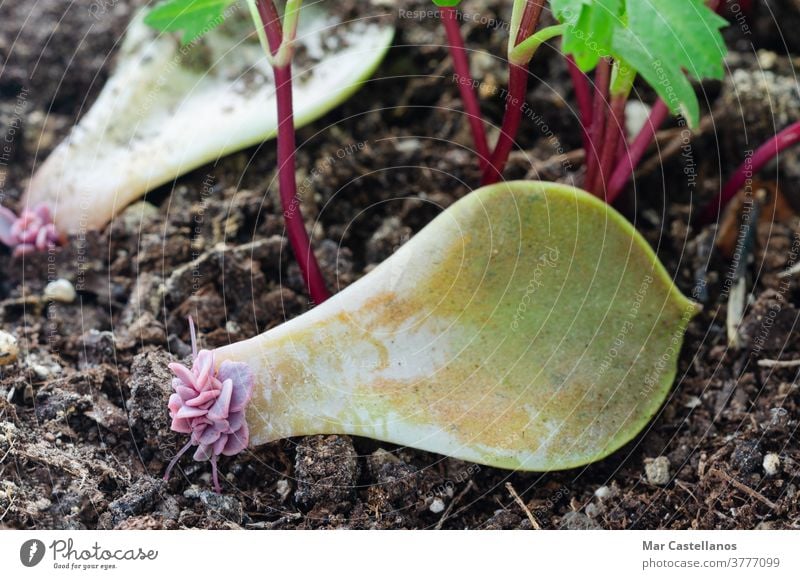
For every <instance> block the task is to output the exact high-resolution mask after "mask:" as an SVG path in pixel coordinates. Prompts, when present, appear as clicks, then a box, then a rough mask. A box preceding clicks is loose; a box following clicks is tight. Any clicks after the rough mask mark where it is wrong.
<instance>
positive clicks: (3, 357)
mask: <svg viewBox="0 0 800 579" xmlns="http://www.w3.org/2000/svg"><path fill="white" fill-rule="evenodd" d="M18 355H19V347H18V346H17V339H16V338H15V337H14V336H12V335H11V334H9V333H8V332H3V331H0V366H7V365H8V364H11V363H13V362H16V361H17V356H18Z"/></svg>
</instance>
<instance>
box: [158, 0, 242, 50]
mask: <svg viewBox="0 0 800 579" xmlns="http://www.w3.org/2000/svg"><path fill="white" fill-rule="evenodd" d="M234 2H236V0H168V1H167V2H164V3H162V4H159V5H158V6H156V7H155V8H153V9H152V10H151V11H150V12H148V14H147V16H146V17H145V19H144V21H145V24H147V25H148V26H152V27H153V28H156V29H158V30H161V31H162V32H176V31H183V36H182V37H181V42H182V43H183V44H184V45H186V44H189V43H191V42H193V41H194V40H196V39H197V38H199V37H200V36H202V35H203V34H205V33H207V32H209V31H210V30H212V29H213V28H216V27H217V26H219V25H220V24H222V22H223V20H224V16H223V14H224V12H225V9H226V8H227V7H228V6H230V5H231V4H233V3H234Z"/></svg>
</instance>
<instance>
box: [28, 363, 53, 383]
mask: <svg viewBox="0 0 800 579" xmlns="http://www.w3.org/2000/svg"><path fill="white" fill-rule="evenodd" d="M31 370H33V373H34V374H36V377H37V378H38V379H39V380H47V379H48V378H49V377H50V369H49V368H48V367H47V366H44V365H42V364H31Z"/></svg>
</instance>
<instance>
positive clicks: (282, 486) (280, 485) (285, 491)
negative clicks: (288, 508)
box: [275, 478, 292, 501]
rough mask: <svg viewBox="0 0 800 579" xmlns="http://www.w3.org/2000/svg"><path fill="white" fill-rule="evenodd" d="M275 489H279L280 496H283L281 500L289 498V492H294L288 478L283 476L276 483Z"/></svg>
mask: <svg viewBox="0 0 800 579" xmlns="http://www.w3.org/2000/svg"><path fill="white" fill-rule="evenodd" d="M275 490H276V491H277V493H278V496H280V497H281V501H285V500H286V499H287V498H288V496H289V493H291V492H292V487H291V485H290V484H289V481H288V480H286V479H285V478H282V479H281V480H279V481H278V482H277V483H275Z"/></svg>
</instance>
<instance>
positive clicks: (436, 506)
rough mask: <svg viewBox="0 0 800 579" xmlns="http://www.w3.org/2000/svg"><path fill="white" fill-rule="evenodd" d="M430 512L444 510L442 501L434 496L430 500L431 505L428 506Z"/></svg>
mask: <svg viewBox="0 0 800 579" xmlns="http://www.w3.org/2000/svg"><path fill="white" fill-rule="evenodd" d="M428 509H430V511H431V512H432V513H435V514H437V515H438V514H439V513H441V512H442V511H443V510H444V501H443V500H442V499H440V498H439V497H436V498H434V499H433V501H431V506H429V507H428Z"/></svg>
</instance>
